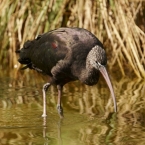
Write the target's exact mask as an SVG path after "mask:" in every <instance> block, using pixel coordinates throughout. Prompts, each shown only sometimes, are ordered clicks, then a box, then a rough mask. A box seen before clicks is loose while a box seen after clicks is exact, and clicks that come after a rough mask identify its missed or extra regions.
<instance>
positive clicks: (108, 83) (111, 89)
mask: <svg viewBox="0 0 145 145" xmlns="http://www.w3.org/2000/svg"><path fill="white" fill-rule="evenodd" d="M99 71H100V72H101V74H102V75H103V77H104V79H105V81H106V82H107V85H108V87H109V89H110V92H111V95H112V99H113V103H114V111H115V112H117V105H116V98H115V95H114V91H113V87H112V84H111V81H110V78H109V76H108V73H107V70H106V68H105V67H104V66H103V65H101V66H100V68H99Z"/></svg>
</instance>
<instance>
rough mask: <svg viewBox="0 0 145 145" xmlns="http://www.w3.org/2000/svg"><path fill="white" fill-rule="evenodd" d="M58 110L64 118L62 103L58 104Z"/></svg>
mask: <svg viewBox="0 0 145 145" xmlns="http://www.w3.org/2000/svg"><path fill="white" fill-rule="evenodd" d="M57 111H58V114H59V115H60V118H63V117H64V116H63V108H62V107H61V105H59V104H58V105H57Z"/></svg>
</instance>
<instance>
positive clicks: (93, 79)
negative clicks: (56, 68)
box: [79, 54, 99, 86]
mask: <svg viewBox="0 0 145 145" xmlns="http://www.w3.org/2000/svg"><path fill="white" fill-rule="evenodd" d="M91 61H93V58H92V59H91V60H90V56H89V54H88V57H87V59H86V65H85V66H84V67H83V69H82V70H81V73H80V78H79V80H80V81H81V82H82V83H85V84H86V85H90V86H91V85H94V84H96V83H97V82H98V79H99V71H98V70H96V69H95V68H94V67H93V66H92V65H91V63H92V62H91Z"/></svg>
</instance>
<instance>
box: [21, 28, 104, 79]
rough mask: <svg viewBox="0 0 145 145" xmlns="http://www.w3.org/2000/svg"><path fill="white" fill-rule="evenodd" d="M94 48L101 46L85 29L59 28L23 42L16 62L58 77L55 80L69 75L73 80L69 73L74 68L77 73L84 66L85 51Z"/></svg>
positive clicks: (87, 51)
mask: <svg viewBox="0 0 145 145" xmlns="http://www.w3.org/2000/svg"><path fill="white" fill-rule="evenodd" d="M95 45H100V46H102V44H101V42H100V41H99V40H98V39H97V38H96V37H95V36H94V35H93V34H92V33H90V32H89V31H87V30H85V29H82V28H59V29H56V30H53V31H49V32H47V33H44V34H42V35H39V36H38V37H37V38H36V39H35V40H32V41H27V42H26V43H25V44H24V47H23V48H22V49H21V51H20V59H19V62H20V63H23V64H28V63H31V64H32V65H33V66H35V67H36V68H38V69H40V70H42V71H43V72H44V73H46V74H48V75H50V76H54V77H55V78H57V77H58V78H57V79H61V78H63V77H64V75H66V74H67V75H68V74H69V77H70V78H72V80H75V79H77V77H76V76H77V74H75V75H76V76H74V74H73V73H72V71H73V70H76V69H77V72H78V73H79V69H81V66H84V65H85V60H86V57H87V55H88V53H89V51H90V50H91V49H92V47H94V46H95ZM102 47H103V46H102ZM24 60H25V61H24ZM26 60H27V61H26ZM72 68H73V70H72ZM60 73H61V74H60ZM74 73H76V72H74ZM70 78H69V79H70Z"/></svg>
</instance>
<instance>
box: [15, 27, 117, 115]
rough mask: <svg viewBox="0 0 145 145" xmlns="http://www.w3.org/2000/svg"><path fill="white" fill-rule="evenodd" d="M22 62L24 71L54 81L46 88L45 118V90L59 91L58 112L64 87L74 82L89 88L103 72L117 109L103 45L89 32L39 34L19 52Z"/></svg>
mask: <svg viewBox="0 0 145 145" xmlns="http://www.w3.org/2000/svg"><path fill="white" fill-rule="evenodd" d="M17 53H19V56H20V58H19V60H18V61H19V62H20V63H21V64H26V66H25V67H24V69H25V68H30V69H34V70H36V71H38V72H41V73H44V74H47V75H49V76H50V77H51V81H50V82H49V83H46V84H45V85H44V86H43V100H44V110H43V117H45V116H46V101H45V98H46V94H45V92H46V90H47V89H48V87H49V86H50V85H51V84H56V85H57V88H58V104H57V108H58V112H59V114H60V116H63V110H62V107H61V95H62V87H63V86H64V85H65V84H66V83H68V82H70V81H75V80H80V81H81V82H82V83H84V84H86V85H89V86H91V85H95V84H96V83H97V82H98V79H99V73H100V72H101V73H102V75H103V77H104V78H105V80H106V82H107V84H108V86H109V88H110V91H111V94H112V97H113V101H114V109H115V112H116V110H117V107H116V101H115V96H114V92H113V88H112V85H111V82H110V79H109V77H108V74H107V71H106V68H105V66H106V64H107V58H106V53H105V50H104V49H103V45H102V43H101V42H100V41H99V40H98V39H97V38H96V37H95V36H94V35H93V34H92V33H90V32H89V31H87V30H85V29H82V28H59V29H56V30H53V31H49V32H47V33H44V34H42V35H39V36H38V37H37V38H36V39H35V40H32V41H27V42H25V44H24V46H23V48H22V49H21V50H19V51H17Z"/></svg>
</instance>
